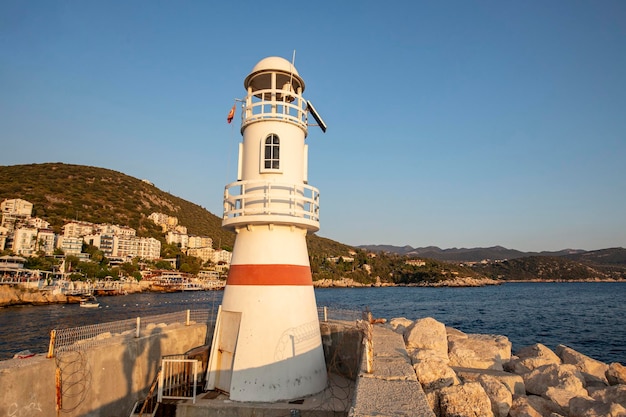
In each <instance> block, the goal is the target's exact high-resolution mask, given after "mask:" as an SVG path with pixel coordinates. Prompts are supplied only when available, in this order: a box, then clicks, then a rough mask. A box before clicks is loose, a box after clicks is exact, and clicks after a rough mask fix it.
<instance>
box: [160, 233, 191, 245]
mask: <svg viewBox="0 0 626 417" xmlns="http://www.w3.org/2000/svg"><path fill="white" fill-rule="evenodd" d="M165 241H166V242H167V243H168V244H169V245H172V244H173V245H178V247H179V248H181V249H185V248H187V247H188V246H189V235H187V234H186V233H179V232H173V231H169V232H167V234H166V235H165Z"/></svg>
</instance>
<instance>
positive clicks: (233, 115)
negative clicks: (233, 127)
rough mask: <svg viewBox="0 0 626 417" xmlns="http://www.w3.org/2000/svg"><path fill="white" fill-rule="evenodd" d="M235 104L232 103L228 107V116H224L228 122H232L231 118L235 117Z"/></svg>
mask: <svg viewBox="0 0 626 417" xmlns="http://www.w3.org/2000/svg"><path fill="white" fill-rule="evenodd" d="M235 106H236V104H233V108H232V109H230V112H228V117H227V118H226V120H227V121H228V123H230V122H232V121H233V118H234V117H235Z"/></svg>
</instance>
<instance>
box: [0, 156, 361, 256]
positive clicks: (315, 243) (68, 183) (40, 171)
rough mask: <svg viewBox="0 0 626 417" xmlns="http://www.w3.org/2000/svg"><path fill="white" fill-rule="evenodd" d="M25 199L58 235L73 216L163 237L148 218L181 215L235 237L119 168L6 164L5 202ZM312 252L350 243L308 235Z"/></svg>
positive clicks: (218, 236)
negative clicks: (150, 216) (154, 213)
mask: <svg viewBox="0 0 626 417" xmlns="http://www.w3.org/2000/svg"><path fill="white" fill-rule="evenodd" d="M7 198H21V199H24V200H27V201H30V202H31V203H33V212H34V213H33V215H34V216H37V217H41V218H43V219H45V220H47V221H48V222H50V223H51V226H52V228H53V229H54V230H55V232H56V233H59V232H60V231H61V227H62V226H63V225H64V224H65V223H66V222H67V221H69V220H82V221H87V222H93V223H113V224H119V225H126V226H130V227H132V228H134V229H136V230H137V235H138V236H151V237H155V238H158V239H160V240H163V235H162V233H161V229H160V227H158V226H156V225H155V224H154V223H153V222H152V221H151V220H149V219H148V216H149V215H150V214H151V213H153V212H161V213H165V214H168V215H170V216H176V217H177V218H178V221H179V224H181V225H183V226H186V227H187V230H188V233H189V234H194V235H200V236H209V237H211V238H212V239H213V245H214V247H216V248H217V246H218V245H219V244H220V243H221V246H222V247H223V248H225V249H228V250H230V249H232V246H233V243H234V241H235V235H234V234H233V233H231V232H228V231H226V230H223V229H222V227H221V224H222V220H221V218H219V217H217V216H216V215H214V214H212V213H210V212H209V211H207V210H206V209H204V208H202V207H200V206H199V205H197V204H194V203H191V202H189V201H186V200H183V199H182V198H179V197H176V196H175V195H172V194H169V193H166V192H164V191H161V190H160V189H158V188H156V187H154V186H153V185H150V184H148V183H146V182H144V181H141V180H139V179H137V178H133V177H130V176H128V175H125V174H122V173H120V172H117V171H113V170H110V169H105V168H97V167H90V166H84V165H69V164H63V163H46V164H30V165H12V166H0V201H2V200H4V199H7ZM308 243H309V250H310V252H311V254H312V255H313V254H328V255H327V256H333V255H345V254H347V252H348V251H349V250H350V249H351V248H350V247H349V246H347V245H343V244H341V243H338V242H335V241H332V240H330V239H325V238H320V237H318V236H315V235H311V236H309V237H308Z"/></svg>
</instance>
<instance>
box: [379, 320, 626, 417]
mask: <svg viewBox="0 0 626 417" xmlns="http://www.w3.org/2000/svg"><path fill="white" fill-rule="evenodd" d="M386 325H387V326H390V327H391V328H392V329H393V330H394V331H396V332H398V333H400V334H402V335H403V337H404V341H405V344H406V348H407V352H408V353H409V356H410V357H411V362H412V364H413V368H414V369H415V373H416V375H417V379H418V381H419V382H420V383H421V385H422V387H423V388H424V391H425V392H426V395H427V398H428V402H429V404H430V406H431V407H432V409H433V411H434V413H435V415H437V416H438V417H474V416H476V417H478V416H486V417H491V416H494V417H507V416H508V417H600V416H605V417H617V416H626V367H624V366H623V365H622V364H620V363H612V364H605V363H602V362H600V361H597V360H595V359H592V358H590V357H587V356H585V355H583V354H581V353H579V352H576V351H575V350H573V349H571V348H569V347H567V346H564V345H559V346H557V348H556V349H555V350H554V351H552V350H551V349H549V348H548V347H546V346H544V345H542V344H535V345H533V346H528V347H525V348H523V349H520V350H519V351H518V352H516V353H515V354H514V355H513V354H511V342H510V341H509V340H508V338H507V337H505V336H498V335H484V334H465V333H463V332H461V331H459V330H457V329H454V328H450V327H446V326H445V325H444V324H443V323H440V322H438V321H436V320H435V319H432V318H424V319H419V320H416V321H411V320H408V319H406V318H396V319H392V320H391V321H390V322H389V323H388V324H386Z"/></svg>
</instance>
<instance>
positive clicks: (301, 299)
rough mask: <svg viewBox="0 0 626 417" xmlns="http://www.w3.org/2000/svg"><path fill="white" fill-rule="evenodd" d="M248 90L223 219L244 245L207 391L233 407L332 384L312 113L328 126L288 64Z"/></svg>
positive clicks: (262, 70)
mask: <svg viewBox="0 0 626 417" xmlns="http://www.w3.org/2000/svg"><path fill="white" fill-rule="evenodd" d="M244 87H245V89H246V97H245V99H243V100H242V106H241V111H242V114H241V134H242V137H243V139H242V142H241V143H239V158H238V169H237V181H235V182H233V183H230V184H228V185H226V187H225V190H224V214H223V220H222V226H223V227H224V228H226V229H228V230H232V231H234V232H235V244H234V247H233V255H232V261H231V265H230V269H229V272H228V278H227V281H226V288H225V289H224V296H223V301H222V305H221V307H220V311H219V313H218V318H217V322H216V326H215V331H214V336H213V343H212V347H211V357H210V360H209V367H208V373H207V388H208V389H219V390H221V391H224V392H227V393H228V394H229V398H230V399H231V400H234V401H257V402H273V401H278V400H291V399H296V398H301V397H304V396H307V395H311V394H315V393H318V392H320V391H322V390H323V389H324V388H325V387H326V379H327V375H326V365H325V361H324V352H323V348H322V343H321V336H320V328H319V319H318V313H317V305H316V302H315V293H314V291H313V281H312V278H311V268H310V264H309V256H308V251H307V245H306V235H307V233H313V232H316V231H318V230H319V191H318V190H317V189H316V188H315V187H312V186H310V185H309V184H308V172H307V171H308V162H307V159H308V158H307V151H308V148H307V144H306V143H305V139H306V137H307V135H308V127H309V120H308V118H309V116H312V117H313V119H314V120H315V121H316V122H317V123H316V124H317V125H318V126H320V127H321V128H322V130H324V131H325V130H326V126H325V124H324V122H323V121H322V119H321V118H320V117H319V116H318V114H317V113H316V111H315V109H314V108H313V106H312V105H311V103H310V102H308V101H307V100H305V99H304V97H303V96H302V93H303V92H304V88H305V85H304V80H303V79H302V77H300V75H299V73H298V71H297V70H296V68H294V66H293V63H292V62H289V61H288V60H286V59H284V58H280V57H268V58H264V59H262V60H261V61H259V62H258V63H257V64H256V65H255V66H254V68H253V69H252V71H251V72H250V74H249V75H248V76H247V77H246V78H245V80H244ZM230 118H232V114H231V115H229V120H230Z"/></svg>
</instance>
